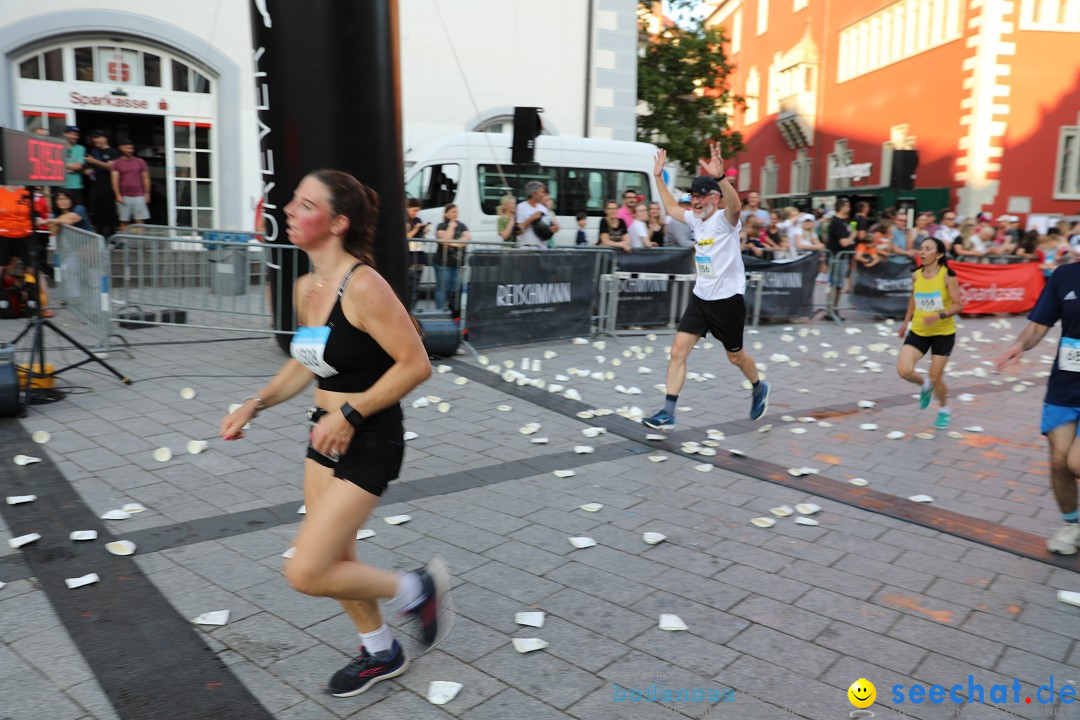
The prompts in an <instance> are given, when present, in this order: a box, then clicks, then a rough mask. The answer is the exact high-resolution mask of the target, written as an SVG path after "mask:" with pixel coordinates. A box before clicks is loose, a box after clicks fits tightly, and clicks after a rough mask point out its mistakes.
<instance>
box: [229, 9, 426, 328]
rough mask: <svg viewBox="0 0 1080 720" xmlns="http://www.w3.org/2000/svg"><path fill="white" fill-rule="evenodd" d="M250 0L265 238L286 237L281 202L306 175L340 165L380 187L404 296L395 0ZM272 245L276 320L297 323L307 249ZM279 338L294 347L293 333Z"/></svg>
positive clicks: (384, 248)
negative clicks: (296, 298) (296, 296)
mask: <svg viewBox="0 0 1080 720" xmlns="http://www.w3.org/2000/svg"><path fill="white" fill-rule="evenodd" d="M248 7H249V8H250V10H251V23H252V42H253V44H254V65H255V97H256V110H257V111H258V128H259V129H258V133H259V142H260V152H259V165H260V167H259V172H260V177H261V178H262V186H263V211H264V217H265V218H266V233H265V234H266V242H267V243H269V244H271V245H273V244H279V245H280V244H286V245H287V244H288V241H287V240H286V239H285V214H284V208H285V205H286V204H287V203H288V202H289V200H290V199H291V198H292V194H293V190H294V189H295V188H296V186H297V184H298V183H299V182H300V180H302V179H303V177H304V176H305V175H307V174H308V173H310V172H312V171H313V170H320V169H324V168H333V169H335V170H343V171H345V172H347V173H350V174H351V175H353V176H355V177H356V178H357V179H358V180H359V181H360V182H362V183H364V184H365V185H367V186H369V187H371V188H372V189H374V190H375V191H376V192H377V193H378V194H379V205H380V210H379V219H378V223H377V226H376V232H375V238H376V240H375V260H376V265H377V267H378V270H379V273H380V274H382V276H383V277H385V278H386V280H387V282H389V283H390V286H391V287H393V288H394V291H395V292H396V293H397V294H398V297H400V298H402V299H405V297H406V280H405V275H406V267H407V262H406V252H407V248H406V246H407V243H405V242H403V234H404V227H405V225H404V223H405V189H404V186H403V181H404V178H403V176H402V171H401V168H402V166H403V161H402V155H401V101H400V93H399V85H400V82H399V64H398V12H397V8H398V3H397V0H385V1H383V2H340V0H306V2H295V1H294V0H249V3H248ZM271 255H272V256H273V257H275V258H278V257H279V258H280V260H281V261H282V262H281V269H280V270H279V271H277V273H278V277H277V278H276V282H271V291H272V293H273V298H272V301H273V306H274V327H275V328H276V329H278V330H287V331H291V330H293V329H294V328H295V325H296V315H295V309H294V308H293V291H292V288H293V279H294V277H295V276H296V275H297V274H301V273H304V272H306V271H307V267H306V265H307V262H306V258H305V257H303V256H302V255H297V254H295V253H292V252H281V253H273V252H272V253H271ZM294 257H296V258H297V259H298V261H299V262H300V263H302V266H301V267H298V268H294V267H293V266H292V265H293V263H292V260H293V258H294ZM278 340H279V342H280V343H281V345H282V347H283V348H287V347H288V342H289V335H285V334H283V335H278Z"/></svg>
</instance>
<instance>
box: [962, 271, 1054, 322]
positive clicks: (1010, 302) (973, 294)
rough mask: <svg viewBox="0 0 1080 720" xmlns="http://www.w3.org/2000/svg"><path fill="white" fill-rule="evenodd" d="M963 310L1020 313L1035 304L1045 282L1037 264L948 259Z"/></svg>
mask: <svg viewBox="0 0 1080 720" xmlns="http://www.w3.org/2000/svg"><path fill="white" fill-rule="evenodd" d="M949 267H951V268H952V269H953V270H955V271H956V277H957V279H958V280H959V281H960V294H961V296H962V297H963V299H964V312H965V313H1022V312H1027V311H1028V310H1030V309H1031V308H1033V307H1035V303H1036V301H1038V299H1039V293H1041V292H1042V289H1043V286H1045V285H1046V278H1045V277H1043V272H1042V270H1040V269H1039V263H1035V262H1026V263H1017V264H1015V265H983V264H981V263H967V262H951V263H949Z"/></svg>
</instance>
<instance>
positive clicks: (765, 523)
mask: <svg viewBox="0 0 1080 720" xmlns="http://www.w3.org/2000/svg"><path fill="white" fill-rule="evenodd" d="M750 524H751V525H753V526H754V527H759V528H771V527H772V526H773V525H775V524H776V518H771V517H756V518H754V519H752V520H751V521H750Z"/></svg>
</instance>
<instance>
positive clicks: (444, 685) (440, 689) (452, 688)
mask: <svg viewBox="0 0 1080 720" xmlns="http://www.w3.org/2000/svg"><path fill="white" fill-rule="evenodd" d="M463 687H464V685H462V684H461V683H456V682H450V681H449V680H432V681H431V683H430V684H429V685H428V691H427V699H428V702H429V703H431V704H432V705H445V704H446V703H448V702H450V701H451V700H453V699H454V698H456V697H457V694H458V693H459V692H461V688H463Z"/></svg>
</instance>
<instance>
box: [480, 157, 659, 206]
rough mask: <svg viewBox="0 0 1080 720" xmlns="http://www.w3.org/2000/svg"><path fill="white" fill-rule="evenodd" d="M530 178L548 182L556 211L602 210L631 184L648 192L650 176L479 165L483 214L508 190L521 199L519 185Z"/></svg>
mask: <svg viewBox="0 0 1080 720" xmlns="http://www.w3.org/2000/svg"><path fill="white" fill-rule="evenodd" d="M530 180H539V181H540V182H542V183H544V184H545V185H547V188H548V192H549V193H550V194H551V199H552V200H553V201H554V202H555V214H556V215H577V214H578V213H579V212H585V213H587V214H589V215H595V216H601V215H603V214H604V201H605V200H606V199H608V198H620V197H622V193H623V191H625V190H627V189H630V188H633V189H635V190H637V191H638V192H639V193H640V194H642V195H646V196H648V195H649V194H650V193H649V178H648V176H647V175H646V174H645V173H644V172H632V171H626V170H596V169H592V168H569V167H548V166H532V167H530V168H528V169H525V168H521V167H515V166H513V165H503V166H501V170H500V166H498V165H480V166H478V168H477V182H478V183H479V191H480V208H481V209H482V210H483V211H484V214H485V215H494V214H495V212H496V210H497V209H498V207H499V199H500V198H501V197H502V196H503V195H506V194H511V195H513V196H514V197H515V198H517V199H518V200H519V201H521V200H524V199H525V198H524V194H523V192H522V188H524V187H525V183H527V182H529V181H530Z"/></svg>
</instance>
